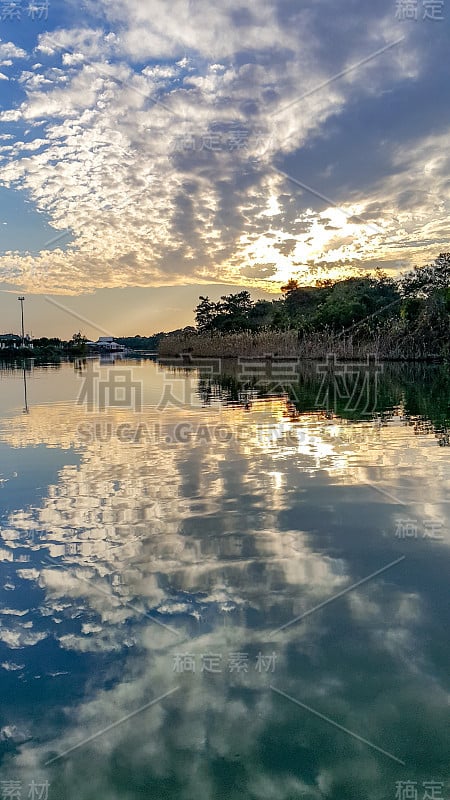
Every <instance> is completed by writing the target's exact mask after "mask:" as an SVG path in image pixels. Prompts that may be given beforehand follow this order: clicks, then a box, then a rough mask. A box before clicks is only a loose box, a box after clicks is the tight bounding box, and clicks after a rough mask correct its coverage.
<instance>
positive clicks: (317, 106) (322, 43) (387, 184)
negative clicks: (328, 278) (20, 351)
mask: <svg viewBox="0 0 450 800" xmlns="http://www.w3.org/2000/svg"><path fill="white" fill-rule="evenodd" d="M325 5H326V7H324V8H322V7H321V9H320V10H319V9H317V10H314V9H313V8H311V9H308V10H306V9H303V10H302V9H299V8H298V5H297V4H295V3H291V2H288V3H282V2H281V1H280V2H276V3H273V4H268V3H267V2H266V0H257V2H256V4H255V7H254V9H253V10H252V12H250V11H248V10H247V11H245V10H243V8H242V4H241V3H240V2H238V1H237V0H228V2H226V3H225V4H223V5H221V6H220V7H214V6H212V5H211V3H209V2H206V0H199V2H196V3H195V4H188V3H187V2H185V0H176V2H175V3H171V4H170V6H168V5H167V3H166V2H163V0H155V2H154V3H152V7H151V9H150V8H148V7H147V6H146V5H145V4H142V3H140V2H138V0H125V2H123V0H121V1H120V2H112V3H111V2H108V3H106V2H101V3H99V4H98V5H97V6H96V8H97V15H100V12H101V14H103V15H104V16H105V19H106V20H107V23H108V25H109V26H110V29H111V32H110V33H108V34H105V33H104V30H105V28H102V27H100V26H98V24H95V23H94V24H93V25H92V27H89V25H88V24H86V26H85V27H74V28H60V29H58V30H56V31H49V32H46V33H43V34H41V36H40V38H39V42H38V46H37V50H38V51H39V52H41V53H42V54H43V55H45V59H44V60H45V64H44V65H43V64H36V63H35V64H34V66H33V69H32V70H24V71H23V72H22V74H21V76H20V77H19V82H20V86H21V87H22V89H23V91H24V92H25V99H24V97H23V94H22V95H21V96H20V101H18V102H17V103H16V106H15V107H11V108H9V109H5V110H4V111H2V112H0V120H1V121H3V122H15V123H18V126H23V127H25V126H26V127H27V128H29V127H30V125H31V131H33V129H35V128H36V138H37V139H38V141H39V147H38V146H37V145H36V151H35V152H33V149H32V148H33V144H32V141H31V142H30V136H31V137H32V133H31V134H29V136H28V137H27V139H26V140H25V137H22V138H23V139H24V141H21V140H20V137H19V136H17V139H16V142H15V145H14V146H13V147H12V149H7V146H5V147H4V148H3V149H2V150H0V181H1V182H2V183H3V185H4V186H6V187H11V188H16V189H20V190H22V191H25V192H26V193H27V195H28V196H29V197H30V198H31V200H32V202H33V204H34V206H35V208H36V209H37V210H38V211H39V212H40V213H41V214H45V215H46V217H47V218H48V219H49V220H50V224H51V225H52V226H53V227H54V229H55V232H58V231H59V230H69V231H71V234H72V241H71V244H70V245H69V246H68V247H67V248H65V249H64V250H62V249H59V248H58V247H56V248H55V249H53V250H46V249H45V248H43V249H42V251H40V252H39V253H26V252H16V251H11V252H8V253H4V255H3V256H2V257H0V268H1V270H2V273H3V275H4V278H5V280H8V281H10V282H11V283H14V284H15V285H17V286H19V287H21V288H23V289H24V290H29V291H31V290H32V291H47V292H53V293H77V292H83V291H90V290H93V289H95V288H99V287H124V286H152V285H156V286H158V285H159V286H162V285H167V284H181V283H214V282H230V283H242V284H245V285H249V286H251V285H261V286H263V285H264V286H265V287H267V285H273V286H274V288H275V287H278V286H279V284H280V282H284V281H285V280H286V278H287V277H288V276H289V275H290V274H291V273H292V272H293V270H294V269H295V267H296V265H302V269H301V272H302V275H304V276H305V277H306V278H307V279H308V278H309V279H312V278H313V274H312V272H311V270H310V268H309V265H310V263H311V262H312V261H319V262H323V263H325V262H326V263H330V264H333V263H334V264H338V263H343V262H346V263H348V264H357V265H358V264H360V265H361V266H362V267H364V263H365V262H366V261H367V262H373V261H376V260H377V259H378V260H379V261H380V262H381V264H383V263H384V264H386V265H387V266H388V267H389V265H391V264H393V263H408V262H411V261H412V260H414V259H416V260H417V259H418V258H419V259H423V258H428V257H431V256H432V255H435V252H434V251H435V246H434V243H435V242H437V240H439V241H441V240H442V239H443V238H444V239H445V236H446V235H447V230H446V227H445V229H444V231H442V230H440V233H439V236H438V229H439V226H441V225H445V226H446V222H445V220H446V218H447V217H446V213H447V211H446V206H445V197H446V196H447V190H446V188H445V186H444V181H443V180H442V182H441V186H440V187H439V189H437V188H436V192H435V197H436V203H433V202H432V197H431V195H432V191H433V190H432V188H431V187H432V186H433V184H434V185H435V184H436V179H437V178H438V175H437V173H436V169H435V170H434V172H433V170H431V171H428V173H426V168H428V167H426V164H424V169H423V170H422V171H425V173H426V174H425V176H424V175H422V174H421V165H422V163H423V161H424V153H423V151H421V150H420V144H421V142H422V140H423V135H422V136H418V139H417V142H416V144H415V146H416V148H417V161H416V162H415V163H416V169H415V170H414V174H411V170H410V169H407V166H406V164H405V165H404V164H403V163H402V160H401V154H400V153H399V152H397V151H396V149H395V142H393V143H392V144H390V146H389V147H386V148H385V150H384V156H381V155H380V156H379V157H378V159H377V164H378V165H379V166H380V169H379V172H378V181H377V180H376V178H375V176H370V180H369V177H368V176H367V174H365V173H364V171H363V170H361V169H360V167H359V164H358V169H357V168H356V167H355V168H354V169H353V171H352V169H351V168H350V169H348V170H347V173H346V175H345V176H344V179H342V175H341V171H340V162H339V158H340V152H342V149H343V141H345V142H346V143H347V144H346V147H347V148H348V150H349V153H351V152H352V138H353V139H354V140H355V143H356V145H357V146H358V147H361V153H362V160H363V146H364V142H367V141H368V142H370V144H371V145H372V138H371V134H370V126H369V128H368V130H369V133H367V134H366V133H365V132H364V130H365V129H364V130H363V129H362V126H361V128H360V129H358V130H357V131H356V132H355V134H354V136H353V137H352V135H350V136H349V135H348V131H346V130H345V129H344V128H345V126H344V122H345V121H346V120H350V119H351V118H352V115H353V119H354V118H355V115H357V113H358V109H360V108H364V109H369V110H370V108H383V107H385V105H384V106H383V104H386V102H387V101H386V99H385V98H386V97H389V92H391V91H394V90H395V91H397V92H398V94H399V96H401V95H402V92H404V91H405V87H407V86H410V85H411V84H413V83H420V77H421V75H422V73H425V72H426V70H427V69H429V65H427V63H426V60H425V58H424V47H425V45H424V42H423V41H422V40H420V38H418V36H417V34H416V32H415V31H416V29H415V27H414V26H409V28H407V27H405V26H403V27H402V33H404V35H405V42H403V43H402V44H399V45H396V46H395V47H391V48H390V49H388V50H386V51H385V52H383V53H382V54H381V55H379V56H378V57H374V58H373V59H372V60H370V59H369V62H368V63H367V64H365V65H362V66H361V67H360V68H358V69H354V70H351V69H350V70H349V68H350V67H351V66H352V64H355V63H358V62H359V61H361V60H362V59H364V57H366V58H367V57H368V56H370V54H373V53H375V52H376V51H378V50H380V49H381V48H383V47H386V46H387V45H388V44H389V43H391V42H393V41H395V36H397V34H398V35H399V30H397V27H396V25H395V24H394V23H395V20H394V19H393V16H394V15H393V10H392V8H391V6H390V4H389V3H385V4H384V5H383V6H382V7H380V8H379V9H378V10H377V12H376V13H375V11H374V9H373V8H372V7H371V6H370V4H364V7H363V13H362V14H361V16H360V17H359V16H358V15H355V17H353V16H352V15H347V14H343V15H342V19H341V18H337V16H336V14H335V13H334V11H333V10H332V8H331V4H325ZM91 11H92V7H91ZM338 16H339V15H338ZM350 17H351V20H350ZM344 22H345V24H344ZM348 24H350V26H351V30H352V31H353V34H354V35H353V36H349V35H348V30H347V28H348ZM108 25H107V26H106V30H107V29H108ZM400 27H401V26H400ZM219 32H220V34H219ZM394 34H395V35H394ZM397 38H398V36H397ZM330 41H333V47H330ZM342 71H346V72H345V75H343V76H342V77H341V79H339V80H336V81H331V82H328V83H327V81H329V78H330V77H332V76H333V74H336V73H337V72H342ZM317 86H321V88H320V91H314V89H315V87H317ZM386 92H387V93H388V94H387V95H386ZM302 97H303V99H301V100H299V98H302ZM367 113H369V111H367ZM341 122H342V124H343V135H342V136H341V137H337V136H336V135H335V131H336V129H337V128H338V127H339V125H340V124H341ZM344 133H345V135H346V138H345V137H344ZM333 137H334V138H336V139H337V140H339V141H336V144H333V147H331V148H330V147H329V148H328V154H327V160H328V163H323V162H322V163H321V164H320V163H319V164H318V163H317V161H318V160H319V158H320V147H319V145H320V143H321V142H324V148H326V146H327V143H328V144H329V142H330V141H332V142H333ZM442 137H444V134H443V133H442V136H441V137H437V136H435V140H434V143H433V144H432V143H431V141H430V143H429V147H430V154H429V158H430V159H431V161H432V162H433V160H434V162H436V159H437V158H438V154H439V148H441V147H443V146H445V144H446V140H445V138H444V139H443V138H442ZM359 140H360V141H361V145H358V141H359ZM396 142H397V145H398V147H400V142H398V141H397V140H396ZM8 145H9V143H8ZM314 148H316V149H314ZM354 150H355V148H354V149H353V152H354ZM316 151H317V159H316V160H315V153H316ZM371 152H373V147H372V150H371ZM409 152H411V150H410V151H409ZM444 152H445V151H444ZM311 153H312V154H313V158H310V155H311ZM308 159H309V160H310V162H311V164H312V163H315V169H314V173H313V174H311V175H308V174H307V179H306V178H304V174H303V173H304V171H305V172H306V173H307V172H308V170H303V164H304V162H308ZM368 162H369V163H370V159H367V157H365V160H364V163H365V164H367V163H368ZM436 163H437V162H436ZM440 166H442V167H443V168H445V169H447V164H446V163H445V164H444V163H442V164H441V165H440ZM279 168H281V172H279V171H278V169H279ZM299 168H300V171H299ZM283 172H285V173H288V174H290V175H292V176H293V178H294V181H290V180H289V179H288V178H286V176H285V175H283V174H282V173H283ZM439 174H441V172H439ZM338 176H339V178H340V182H339V184H338ZM297 179H298V180H300V182H301V183H302V184H308V185H310V186H311V187H313V192H312V193H311V192H310V191H308V189H305V188H304V186H302V185H299V184H298V183H295V180H297ZM314 190H316V194H314ZM424 190H425V194H426V201H424V202H426V210H425V215H424V208H423V205H422V208H421V211H422V213H421V214H420V209H419V205H420V198H421V197H423V196H424ZM317 192H318V193H319V194H317ZM320 196H322V199H320ZM325 197H328V198H329V200H326V199H323V198H325ZM438 197H440V203H441V206H440V208H438V207H437V205H438V203H437V200H438ZM334 203H336V204H337V205H338V206H339V208H340V209H341V211H338V212H337V211H336V209H335V207H334ZM413 205H415V207H416V211H414V212H413V210H412V206H413ZM375 207H377V209H379V211H378V213H377V217H376V223H377V224H378V226H379V228H378V229H376V228H374V225H373V211H372V210H371V209H374V208H375ZM427 215H430V218H433V219H434V223H433V225H431V228H433V230H430V231H429V232H428V233H427V236H426V237H424V235H423V233H424V231H423V228H424V221H423V220H424V216H425V217H427ZM366 220H367V222H366ZM405 238H409V239H410V240H411V242H413V243H414V242H416V244H415V245H414V244H413V245H412V247H409V248H404V247H403V245H402V241H403V240H404V239H405ZM425 238H426V240H427V241H428V242H429V243H428V244H427V245H424V244H423V241H424V239H425ZM261 264H266V265H273V267H272V266H271V272H270V274H269V272H268V271H267V269H266V270H265V272H261V271H260V267H259V265H261ZM335 273H336V274H339V272H338V269H337V268H336V269H335ZM268 279H269V280H268Z"/></svg>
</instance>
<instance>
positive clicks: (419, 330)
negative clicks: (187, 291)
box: [195, 253, 450, 349]
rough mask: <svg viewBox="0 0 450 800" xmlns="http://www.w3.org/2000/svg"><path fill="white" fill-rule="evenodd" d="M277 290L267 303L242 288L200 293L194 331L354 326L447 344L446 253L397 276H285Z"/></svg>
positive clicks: (361, 332) (449, 264)
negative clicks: (304, 279)
mask: <svg viewBox="0 0 450 800" xmlns="http://www.w3.org/2000/svg"><path fill="white" fill-rule="evenodd" d="M281 292H282V295H283V296H282V298H281V299H277V300H272V301H269V300H256V301H253V300H252V298H251V296H250V293H249V292H248V291H240V292H237V293H236V294H229V295H223V296H222V297H221V298H220V300H219V301H218V302H214V301H212V300H210V298H209V297H203V296H200V298H199V301H200V302H199V304H198V305H197V307H196V309H195V319H196V329H197V332H198V333H201V334H207V333H211V334H214V333H215V334H217V333H219V334H227V333H240V332H254V333H257V332H262V331H270V330H272V331H288V330H296V331H298V332H299V334H301V333H304V334H308V333H314V332H319V331H329V332H331V333H336V334H339V333H341V332H342V331H347V330H354V332H355V335H356V336H359V337H362V338H370V337H371V336H373V335H376V334H379V333H380V332H381V331H383V330H386V331H394V330H395V332H396V333H397V334H402V335H404V336H406V337H413V338H418V339H420V340H421V341H422V342H425V341H433V342H434V343H435V344H436V343H440V345H441V346H447V347H448V342H449V330H450V253H441V254H440V255H439V256H438V257H437V258H436V259H435V261H434V262H432V263H431V264H427V265H425V266H423V267H415V268H414V269H413V270H412V271H409V272H407V273H406V274H404V275H402V276H401V277H400V278H398V279H394V278H390V277H388V276H387V275H386V274H385V273H384V272H382V271H381V270H377V271H376V272H375V273H374V274H373V275H369V274H367V275H363V276H361V277H352V278H345V279H343V280H335V281H333V280H320V281H317V282H316V284H315V285H314V286H305V285H301V284H300V283H299V281H298V280H295V279H291V280H289V281H288V282H287V284H286V285H285V286H283V287H282V288H281ZM441 349H442V347H441Z"/></svg>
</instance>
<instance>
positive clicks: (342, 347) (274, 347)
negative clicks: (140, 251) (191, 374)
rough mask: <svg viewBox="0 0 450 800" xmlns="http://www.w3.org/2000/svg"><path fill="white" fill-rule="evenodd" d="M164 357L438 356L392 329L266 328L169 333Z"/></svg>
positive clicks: (162, 344)
mask: <svg viewBox="0 0 450 800" xmlns="http://www.w3.org/2000/svg"><path fill="white" fill-rule="evenodd" d="M159 353H160V355H161V356H163V357H164V356H179V355H181V354H182V353H190V354H191V355H192V356H194V357H195V356H197V357H202V356H205V357H207V356H211V357H216V358H237V357H239V356H245V357H249V358H251V357H252V356H265V355H267V356H273V357H277V356H298V357H300V358H303V359H322V358H326V356H327V355H328V354H330V353H333V354H334V355H335V356H336V358H339V359H343V360H345V359H347V360H351V359H356V358H363V359H365V358H367V356H368V355H374V356H376V357H378V358H379V359H384V360H389V359H391V360H417V361H419V360H424V359H427V358H439V352H433V351H432V348H430V347H427V346H426V344H425V343H417V341H414V339H412V338H411V337H405V335H404V334H401V333H400V332H398V331H395V330H391V331H389V332H386V331H385V332H383V333H382V334H377V335H374V336H373V337H372V338H370V339H367V340H364V341H361V340H360V339H357V338H356V336H355V335H353V334H348V333H347V334H345V335H341V336H339V335H336V334H331V333H330V332H319V333H310V334H300V335H299V334H297V331H264V332H261V333H249V332H245V333H233V334H225V335H221V334H212V335H211V334H190V335H187V336H182V335H178V336H168V337H166V338H165V339H163V340H162V341H161V342H160V347H159Z"/></svg>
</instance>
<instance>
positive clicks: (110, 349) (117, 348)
mask: <svg viewBox="0 0 450 800" xmlns="http://www.w3.org/2000/svg"><path fill="white" fill-rule="evenodd" d="M87 345H88V346H89V347H95V348H96V350H102V351H104V352H107V353H123V352H124V350H126V347H125V346H124V345H123V344H118V342H115V341H114V337H113V336H100V337H99V338H98V340H97V341H96V342H87Z"/></svg>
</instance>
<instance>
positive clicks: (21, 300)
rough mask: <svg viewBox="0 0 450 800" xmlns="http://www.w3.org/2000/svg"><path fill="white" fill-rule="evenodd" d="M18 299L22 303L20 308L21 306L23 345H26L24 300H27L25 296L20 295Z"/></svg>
mask: <svg viewBox="0 0 450 800" xmlns="http://www.w3.org/2000/svg"><path fill="white" fill-rule="evenodd" d="M17 299H18V301H19V303H20V308H21V312H22V347H25V330H24V327H23V301H24V300H25V298H24V297H18V298H17Z"/></svg>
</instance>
